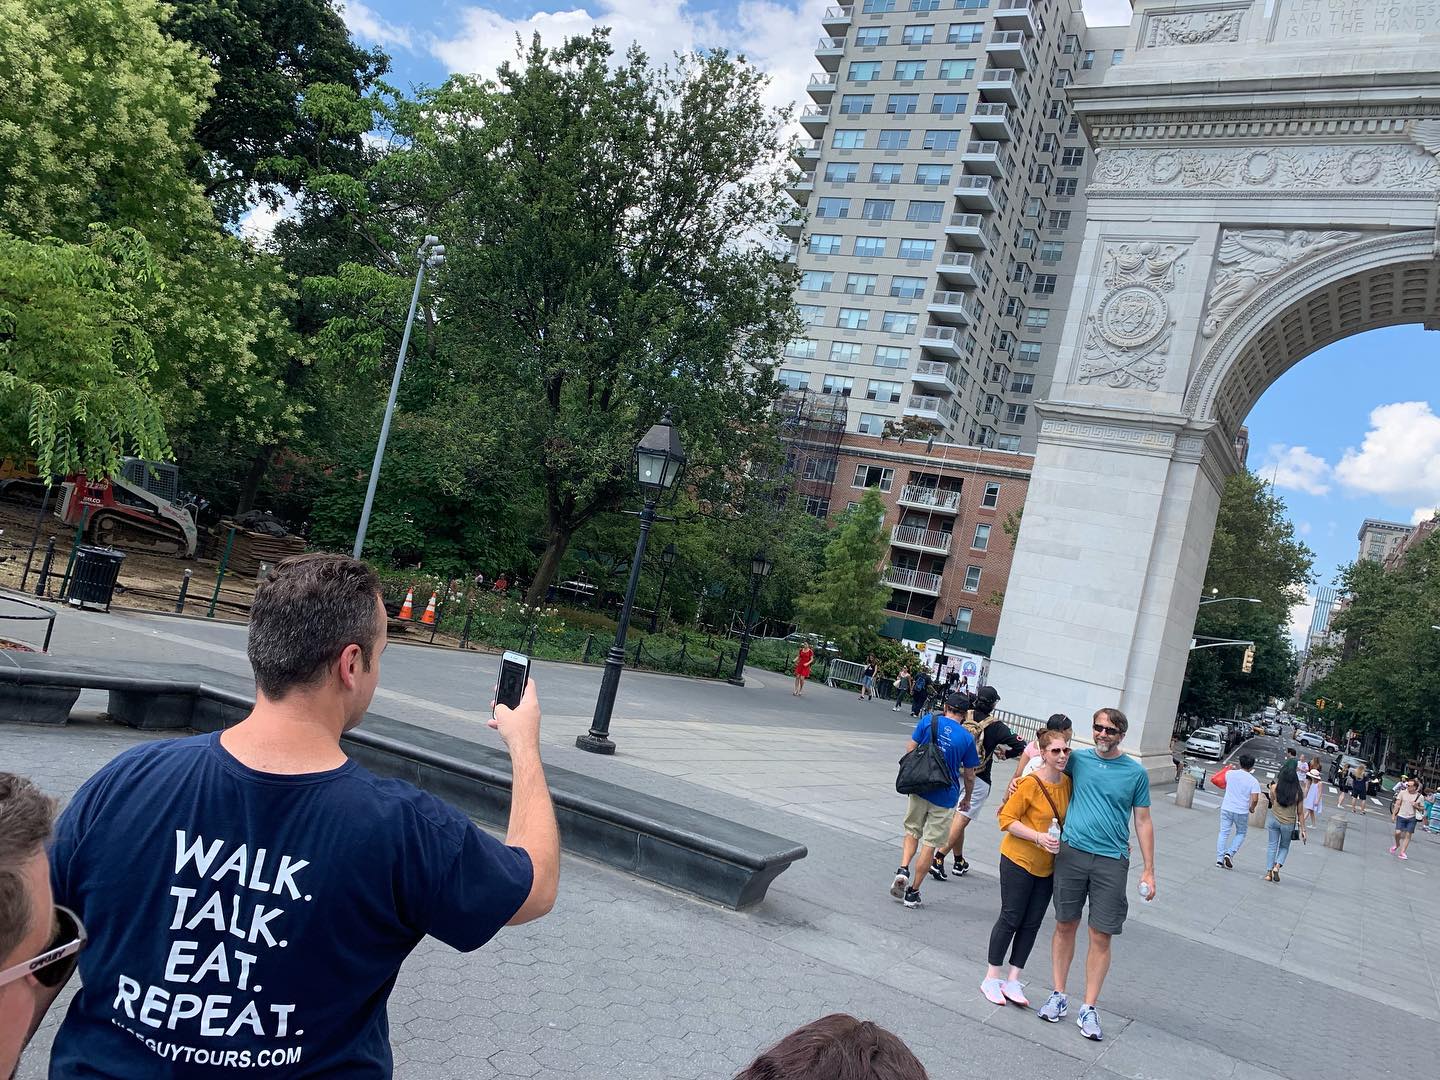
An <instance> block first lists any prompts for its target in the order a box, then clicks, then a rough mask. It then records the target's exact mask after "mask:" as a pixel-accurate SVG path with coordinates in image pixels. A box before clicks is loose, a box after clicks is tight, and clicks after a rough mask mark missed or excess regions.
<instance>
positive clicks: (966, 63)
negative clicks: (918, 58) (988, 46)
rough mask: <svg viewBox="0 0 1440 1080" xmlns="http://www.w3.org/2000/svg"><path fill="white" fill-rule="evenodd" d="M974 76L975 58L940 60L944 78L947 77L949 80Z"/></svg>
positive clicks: (941, 72)
mask: <svg viewBox="0 0 1440 1080" xmlns="http://www.w3.org/2000/svg"><path fill="white" fill-rule="evenodd" d="M974 77H975V61H974V60H941V61H940V78H942V79H947V80H953V79H973V78H974Z"/></svg>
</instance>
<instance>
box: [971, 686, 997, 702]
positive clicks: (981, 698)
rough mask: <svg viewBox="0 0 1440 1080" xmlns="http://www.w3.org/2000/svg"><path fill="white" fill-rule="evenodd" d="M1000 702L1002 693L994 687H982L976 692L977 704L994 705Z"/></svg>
mask: <svg viewBox="0 0 1440 1080" xmlns="http://www.w3.org/2000/svg"><path fill="white" fill-rule="evenodd" d="M999 700H1000V691H999V690H996V689H995V688H994V687H993V686H982V687H980V689H979V690H977V691H976V692H975V704H977V705H994V704H995V703H996V702H997V701H999Z"/></svg>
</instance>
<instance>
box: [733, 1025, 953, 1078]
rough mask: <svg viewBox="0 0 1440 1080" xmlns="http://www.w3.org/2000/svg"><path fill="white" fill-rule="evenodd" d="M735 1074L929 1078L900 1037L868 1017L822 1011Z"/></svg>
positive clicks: (778, 1076)
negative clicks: (861, 1017) (862, 1017)
mask: <svg viewBox="0 0 1440 1080" xmlns="http://www.w3.org/2000/svg"><path fill="white" fill-rule="evenodd" d="M735 1080H929V1078H928V1076H927V1074H926V1072H925V1066H923V1065H921V1064H920V1059H919V1058H917V1057H916V1056H915V1055H914V1054H912V1053H911V1052H910V1048H909V1047H908V1046H906V1045H905V1044H904V1043H903V1042H901V1041H900V1039H899V1038H898V1037H897V1036H895V1035H893V1034H891V1033H890V1032H888V1031H886V1030H885V1029H884V1028H882V1027H878V1026H876V1025H875V1024H872V1023H871V1022H870V1021H869V1020H857V1019H855V1017H853V1016H847V1015H846V1014H844V1013H832V1014H830V1015H829V1016H822V1017H821V1018H820V1019H819V1020H815V1021H813V1022H811V1023H809V1024H806V1025H805V1026H804V1027H800V1028H796V1029H795V1030H794V1031H792V1032H791V1033H790V1034H789V1035H786V1036H785V1037H784V1038H783V1039H781V1040H780V1041H779V1042H777V1043H776V1044H775V1045H774V1046H772V1047H771V1048H770V1049H769V1050H766V1051H765V1052H764V1053H763V1054H761V1055H760V1056H759V1057H758V1058H756V1059H755V1060H754V1061H753V1062H751V1064H750V1066H749V1067H748V1068H746V1069H744V1070H742V1071H741V1072H739V1073H736V1074H735Z"/></svg>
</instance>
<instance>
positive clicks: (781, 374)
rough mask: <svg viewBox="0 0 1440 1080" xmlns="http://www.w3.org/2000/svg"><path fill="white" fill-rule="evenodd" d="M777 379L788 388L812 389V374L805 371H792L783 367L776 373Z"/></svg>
mask: <svg viewBox="0 0 1440 1080" xmlns="http://www.w3.org/2000/svg"><path fill="white" fill-rule="evenodd" d="M775 381H776V382H778V383H779V384H780V385H781V386H783V387H785V389H786V390H808V389H810V376H809V375H808V374H807V373H806V372H803V371H791V370H789V369H787V368H781V369H780V370H779V371H777V372H776V373H775Z"/></svg>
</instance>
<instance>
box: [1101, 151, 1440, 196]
mask: <svg viewBox="0 0 1440 1080" xmlns="http://www.w3.org/2000/svg"><path fill="white" fill-rule="evenodd" d="M1347 189H1350V190H1355V191H1357V192H1362V193H1369V192H1373V191H1425V192H1431V191H1435V190H1437V189H1440V162H1437V160H1436V158H1435V157H1434V156H1433V155H1432V154H1431V153H1427V152H1426V150H1424V149H1422V148H1421V147H1420V146H1416V145H1407V144H1404V143H1388V144H1381V145H1373V146H1331V147H1325V146H1320V147H1303V148H1299V147H1297V148H1295V149H1286V148H1283V147H1255V148H1253V149H1246V148H1243V147H1242V148H1235V147H1211V148H1206V149H1193V150H1192V149H1167V148H1158V149H1135V148H1129V147H1122V148H1117V149H1113V150H1101V151H1099V159H1098V161H1097V162H1096V165H1095V173H1094V175H1093V177H1092V178H1091V185H1090V189H1089V190H1090V191H1091V192H1092V193H1098V194H1103V193H1104V192H1106V191H1111V190H1113V191H1134V190H1174V191H1195V192H1202V191H1227V192H1228V191H1296V192H1298V191H1325V192H1334V191H1337V190H1347Z"/></svg>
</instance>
